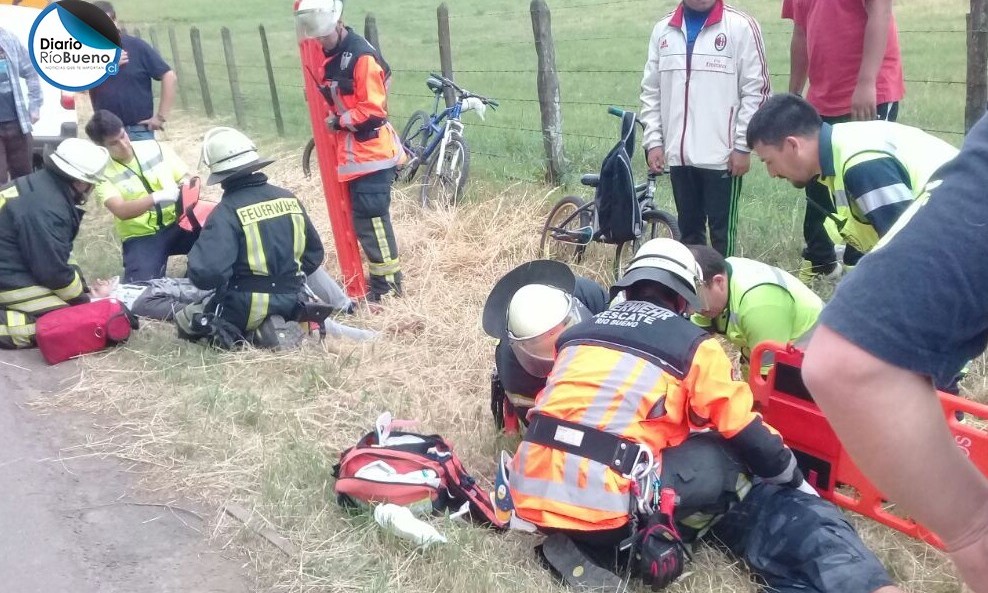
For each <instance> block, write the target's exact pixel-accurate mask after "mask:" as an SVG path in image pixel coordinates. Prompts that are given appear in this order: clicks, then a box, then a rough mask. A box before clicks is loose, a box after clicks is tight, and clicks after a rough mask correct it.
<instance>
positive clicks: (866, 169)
mask: <svg viewBox="0 0 988 593" xmlns="http://www.w3.org/2000/svg"><path fill="white" fill-rule="evenodd" d="M957 152H958V151H957V149H956V148H954V147H953V146H951V145H950V144H948V143H947V142H944V141H943V140H940V139H939V138H937V137H935V136H931V135H930V134H927V133H926V132H924V131H922V130H920V129H918V128H912V127H909V126H904V125H901V124H896V123H893V122H886V121H870V122H847V123H841V124H834V125H833V126H831V125H829V124H824V125H823V127H822V129H821V130H820V168H821V170H822V174H821V176H820V183H823V184H824V185H826V186H827V188H828V189H829V190H830V193H831V195H832V197H833V200H834V206H835V207H836V210H837V214H836V217H835V218H836V220H833V219H830V218H828V219H827V220H826V222H825V226H826V228H827V232H828V233H829V234H830V235H831V238H832V239H834V240H835V241H838V242H846V243H847V244H848V245H851V246H852V247H855V248H856V249H857V250H858V251H860V252H862V253H867V252H869V251H871V250H872V249H873V248H874V246H875V244H876V243H877V242H878V239H879V237H880V236H881V235H883V234H885V233H886V232H888V230H889V228H890V227H891V226H892V225H893V224H894V223H895V221H896V220H897V219H898V217H899V216H900V215H901V214H902V212H903V211H905V210H906V209H907V208H908V207H909V204H910V203H911V202H912V200H913V199H915V198H916V197H917V196H919V195H920V194H922V193H923V191H924V188H925V187H926V184H927V183H928V182H929V181H930V180H931V179H933V178H934V173H935V172H936V170H937V169H939V168H940V167H941V166H942V165H943V164H944V163H946V162H947V161H949V160H951V159H953V158H954V157H955V156H956V155H957ZM890 170H891V175H890Z"/></svg>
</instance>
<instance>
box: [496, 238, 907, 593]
mask: <svg viewBox="0 0 988 593" xmlns="http://www.w3.org/2000/svg"><path fill="white" fill-rule="evenodd" d="M702 280H703V276H702V270H701V268H700V266H699V265H698V264H697V262H696V260H695V259H694V257H693V255H692V253H691V252H690V250H689V249H688V248H687V247H686V246H685V245H682V244H681V243H678V242H676V241H674V240H672V239H653V240H651V241H648V242H647V243H645V244H644V245H643V246H642V247H641V248H640V249H639V251H638V252H637V253H636V254H635V257H634V258H633V259H632V260H631V262H630V264H629V267H628V270H627V273H626V274H625V275H624V276H623V277H622V279H621V280H620V281H619V282H617V283H616V284H615V285H614V286H612V287H611V296H617V293H618V292H621V291H624V292H625V296H626V297H627V300H626V301H624V302H622V303H619V304H616V305H613V306H612V307H611V308H609V309H608V310H607V311H604V312H603V313H600V314H598V315H595V316H594V317H592V318H591V319H589V320H587V321H584V322H582V323H578V324H576V325H574V326H572V327H570V328H569V329H566V330H565V331H564V332H563V333H562V335H561V336H559V338H558V340H556V342H555V344H556V348H557V350H558V355H557V357H556V360H555V363H554V365H553V367H552V371H551V373H550V374H549V377H548V380H547V384H546V388H545V390H544V391H543V392H542V393H541V394H540V395H539V397H538V399H537V403H536V406H535V407H534V408H533V409H532V412H531V413H530V415H529V420H530V422H531V424H530V425H529V428H528V431H527V432H526V434H525V437H524V440H523V441H522V443H521V445H520V446H519V448H518V451H517V453H516V454H515V457H514V459H513V460H512V461H511V462H510V467H511V471H510V474H509V475H508V478H507V480H508V490H509V492H510V498H511V504H512V506H513V512H514V514H515V515H516V516H517V517H519V518H520V519H522V520H524V521H528V522H530V523H532V524H534V525H535V526H537V527H539V528H540V529H541V530H543V531H545V532H548V533H552V534H555V535H565V536H567V537H566V538H564V539H565V540H569V541H574V540H575V541H579V542H582V543H583V544H590V545H592V546H599V547H607V546H621V547H623V546H624V545H626V544H628V543H629V542H636V541H637V542H638V543H637V548H638V555H639V556H640V558H639V562H638V564H639V566H640V567H641V573H642V576H643V577H644V579H645V581H646V583H647V584H650V585H652V587H653V589H658V588H661V587H664V586H666V585H668V584H669V583H671V582H673V581H674V580H675V579H676V578H677V577H678V576H679V575H680V574H681V573H682V569H683V565H684V563H685V554H684V553H683V551H682V550H683V544H682V542H681V541H680V534H679V533H677V530H676V528H675V527H674V526H672V525H671V524H669V518H670V517H671V516H673V515H674V509H670V508H668V504H667V503H670V502H671V501H670V500H664V501H661V502H660V500H661V499H662V498H666V497H665V496H664V494H663V493H662V492H661V491H657V490H659V488H660V487H665V486H666V485H667V483H668V482H669V480H668V478H667V477H666V476H667V474H665V473H661V470H660V468H661V467H662V465H663V464H664V460H665V458H664V456H663V454H664V452H665V451H668V452H669V455H670V456H673V455H675V451H676V450H677V449H678V448H680V447H682V446H684V444H689V445H691V446H692V444H693V443H692V441H693V440H694V439H689V437H690V436H691V434H695V433H697V432H700V431H703V432H705V434H707V435H709V436H711V437H713V436H716V435H720V436H721V437H723V443H725V444H726V446H727V447H728V449H729V450H730V452H731V453H732V455H733V456H734V457H736V459H737V460H738V461H739V463H740V464H741V466H742V467H743V468H744V469H745V470H746V474H747V475H749V476H750V478H751V485H750V487H748V486H746V485H745V484H743V483H739V482H738V480H737V479H736V478H735V479H734V485H737V487H733V486H732V487H731V488H729V489H730V490H734V495H735V496H736V498H737V499H741V501H740V502H736V504H734V506H733V507H732V508H731V509H730V510H728V511H727V512H726V513H725V514H724V515H723V516H722V517H721V519H720V521H719V522H718V523H717V524H716V526H715V527H714V530H715V531H714V534H715V536H716V537H717V538H718V540H719V541H721V542H722V543H723V544H724V545H725V546H726V547H727V548H728V550H729V551H730V552H732V553H733V554H735V555H737V556H738V557H740V558H743V559H744V560H745V562H746V563H747V564H748V565H749V567H751V568H752V569H753V570H754V571H755V572H756V573H757V574H758V575H759V577H761V578H762V579H763V580H764V582H765V584H766V585H767V586H768V587H769V588H770V590H780V591H790V590H807V591H817V592H819V593H873V592H876V591H881V592H882V593H892V592H895V591H898V589H896V588H895V587H894V586H892V581H891V579H890V578H889V576H888V574H887V572H886V571H885V570H884V568H882V566H881V564H880V563H879V562H878V560H877V558H876V557H875V556H874V554H872V553H871V552H870V551H868V549H867V548H866V547H865V546H864V545H863V544H862V542H861V541H860V539H859V538H858V537H857V535H856V534H855V532H854V530H853V528H852V527H851V526H850V524H849V523H848V522H847V520H846V519H845V518H844V517H843V515H841V513H840V511H839V510H838V509H837V508H836V507H835V506H834V505H832V504H830V503H828V502H825V501H823V500H821V499H820V498H819V497H818V496H817V495H816V492H815V491H814V490H813V488H812V486H810V485H809V484H807V483H806V481H805V480H804V479H803V475H802V473H801V472H800V470H799V468H798V467H797V465H796V459H795V457H794V456H793V453H792V451H790V450H789V449H788V448H787V447H786V446H785V445H784V444H783V442H782V438H781V437H780V436H779V435H778V434H777V433H776V432H775V431H774V430H773V429H772V428H771V427H769V426H768V425H766V424H765V423H764V422H763V421H762V419H761V416H759V415H758V414H755V413H754V412H752V411H751V408H752V404H753V398H752V394H751V391H750V390H749V388H748V385H747V384H746V383H743V382H740V381H734V380H732V378H731V364H730V362H729V361H728V359H727V356H726V354H725V353H724V351H723V349H722V348H721V347H720V345H719V344H718V342H717V340H716V339H714V338H712V337H710V336H708V335H706V334H705V333H704V332H703V331H702V330H701V329H700V328H698V327H696V326H695V325H693V324H692V323H690V322H689V321H688V320H687V319H686V318H685V317H684V315H685V314H686V313H688V312H690V311H692V310H696V309H697V308H699V307H700V299H699V297H698V294H697V283H698V281H702ZM524 296H525V295H521V294H516V295H515V299H522V298H524ZM513 300H514V299H513ZM511 308H512V316H515V314H517V316H518V317H519V318H524V316H525V314H526V313H528V314H531V315H532V316H538V315H540V314H542V313H541V311H542V306H541V303H533V302H531V301H527V302H521V303H512V306H511ZM551 333H552V332H550V334H551ZM534 346H535V345H534V344H532V345H529V348H533V347H534ZM687 439H689V441H688V440H687ZM700 465H703V464H700ZM725 469H729V468H725ZM709 474H710V472H709V471H700V472H694V475H695V476H707V475H709ZM660 475H661V476H663V478H662V481H661V482H659V480H657V477H659V476H660ZM736 475H737V473H736V472H735V476H736ZM743 481H744V480H742V481H741V482H743ZM714 485H715V487H716V493H717V494H718V497H719V494H720V493H721V492H722V491H723V487H724V486H727V481H718V480H716V479H715V480H714ZM673 494H674V495H675V494H676V493H673ZM673 498H675V497H673ZM674 504H675V503H674ZM678 504H682V505H683V507H684V508H688V507H691V506H693V502H692V501H690V500H682V501H680V502H679V503H678ZM639 520H642V521H645V522H646V524H645V528H644V529H643V530H642V531H641V532H640V533H638V532H637V525H638V521H639ZM555 535H554V537H555ZM556 541H559V538H556ZM572 549H573V547H572V546H570V550H572ZM550 552H552V551H551V550H550ZM562 556H564V557H565V556H566V554H565V553H564V554H562ZM569 556H570V557H572V554H570V555H569Z"/></svg>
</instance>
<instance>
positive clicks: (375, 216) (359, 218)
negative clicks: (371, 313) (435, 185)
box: [350, 168, 401, 299]
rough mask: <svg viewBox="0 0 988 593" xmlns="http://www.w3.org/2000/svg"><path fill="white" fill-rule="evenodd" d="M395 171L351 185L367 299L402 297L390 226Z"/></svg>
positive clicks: (371, 174)
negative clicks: (367, 276)
mask: <svg viewBox="0 0 988 593" xmlns="http://www.w3.org/2000/svg"><path fill="white" fill-rule="evenodd" d="M394 180H395V169H394V168H391V169H384V170H383V171H375V172H373V173H370V174H367V175H364V176H363V177H358V178H357V179H354V180H353V181H351V182H350V202H351V204H352V205H353V229H354V231H355V232H356V233H357V240H358V241H359V242H360V247H361V248H362V249H363V250H364V255H365V256H366V257H367V264H368V266H367V267H368V269H369V272H370V292H371V294H370V297H371V299H375V298H379V297H380V296H381V295H385V294H388V293H389V292H391V291H394V292H396V293H397V294H401V267H400V262H399V260H398V243H397V241H396V240H395V231H394V228H393V227H392V226H391V185H392V184H393V183H394Z"/></svg>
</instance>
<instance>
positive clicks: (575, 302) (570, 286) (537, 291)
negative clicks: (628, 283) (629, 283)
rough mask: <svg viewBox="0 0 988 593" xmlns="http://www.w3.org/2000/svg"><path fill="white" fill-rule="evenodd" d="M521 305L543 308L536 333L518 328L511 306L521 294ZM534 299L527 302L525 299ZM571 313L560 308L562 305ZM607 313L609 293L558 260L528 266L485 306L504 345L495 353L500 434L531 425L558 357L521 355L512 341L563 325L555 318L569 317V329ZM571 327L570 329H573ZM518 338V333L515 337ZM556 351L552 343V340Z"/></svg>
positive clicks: (491, 331)
mask: <svg viewBox="0 0 988 593" xmlns="http://www.w3.org/2000/svg"><path fill="white" fill-rule="evenodd" d="M517 293H521V294H522V295H523V297H519V299H520V300H519V301H518V302H523V301H527V300H531V301H533V302H538V303H541V304H542V305H543V306H544V307H545V309H546V315H545V316H543V317H540V318H539V320H538V321H539V322H540V325H539V326H537V327H533V328H520V327H517V326H512V324H511V318H510V316H509V311H508V304H509V303H510V302H511V300H512V297H514V295H515V294H517ZM526 293H527V294H528V296H527V297H526V296H524V295H525V294H526ZM557 301H558V302H559V303H560V304H561V303H563V302H565V303H568V304H569V306H568V307H564V306H560V307H558V308H554V307H553V305H554V304H556V302H557ZM606 308H607V291H605V290H604V287H602V286H601V285H600V284H597V283H596V282H594V281H593V280H590V279H589V278H584V277H578V276H576V275H575V274H573V271H572V270H570V268H569V266H567V265H566V264H564V263H562V262H558V261H552V260H545V259H543V260H535V261H532V262H526V263H524V264H522V265H520V266H518V267H516V268H515V269H513V270H511V271H510V272H508V273H507V274H505V275H504V276H503V277H502V278H501V279H500V280H498V282H497V284H495V285H494V288H493V289H492V290H491V292H490V294H489V295H488V297H487V302H486V303H485V304H484V314H483V325H484V331H485V332H486V333H487V335H489V336H491V337H492V338H497V339H498V344H497V346H496V347H495V349H494V375H493V377H492V378H491V412H492V413H493V414H494V423H495V426H496V427H497V428H498V430H501V429H505V428H507V429H508V431H509V432H514V431H516V430H517V423H518V421H519V420H520V421H522V422H524V421H525V416H526V415H527V414H528V410H529V409H531V407H532V406H533V405H535V396H536V395H538V393H539V392H540V391H542V388H543V387H545V378H546V377H547V376H548V375H549V371H550V370H551V368H552V358H553V354H554V353H553V352H552V351H551V349H550V350H549V351H548V352H546V353H539V352H530V351H526V350H524V349H522V348H519V349H518V350H516V349H515V348H514V347H512V346H513V345H516V344H518V342H515V341H513V340H512V339H511V338H512V336H519V335H520V336H523V337H528V338H532V337H535V336H537V335H539V334H541V333H543V332H545V331H548V330H551V329H552V328H555V327H557V326H558V325H559V321H560V319H558V318H556V317H554V315H555V314H557V313H559V314H564V315H566V316H567V318H568V321H567V323H568V324H572V323H576V322H577V321H580V320H582V319H587V318H589V317H590V316H591V315H595V314H597V313H600V312H601V311H603V310H604V309H606ZM567 327H568V325H567ZM513 332H514V333H513ZM546 341H547V342H548V343H549V345H550V346H551V340H546Z"/></svg>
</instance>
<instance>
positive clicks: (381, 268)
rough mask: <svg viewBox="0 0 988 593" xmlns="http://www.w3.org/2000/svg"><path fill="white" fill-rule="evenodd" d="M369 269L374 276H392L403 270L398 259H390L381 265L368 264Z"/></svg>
mask: <svg viewBox="0 0 988 593" xmlns="http://www.w3.org/2000/svg"><path fill="white" fill-rule="evenodd" d="M367 269H368V271H369V272H370V273H371V275H372V276H392V275H394V274H397V273H398V272H399V271H400V270H401V266H400V263H399V261H398V259H389V260H387V261H384V262H381V263H376V262H368V263H367Z"/></svg>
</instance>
